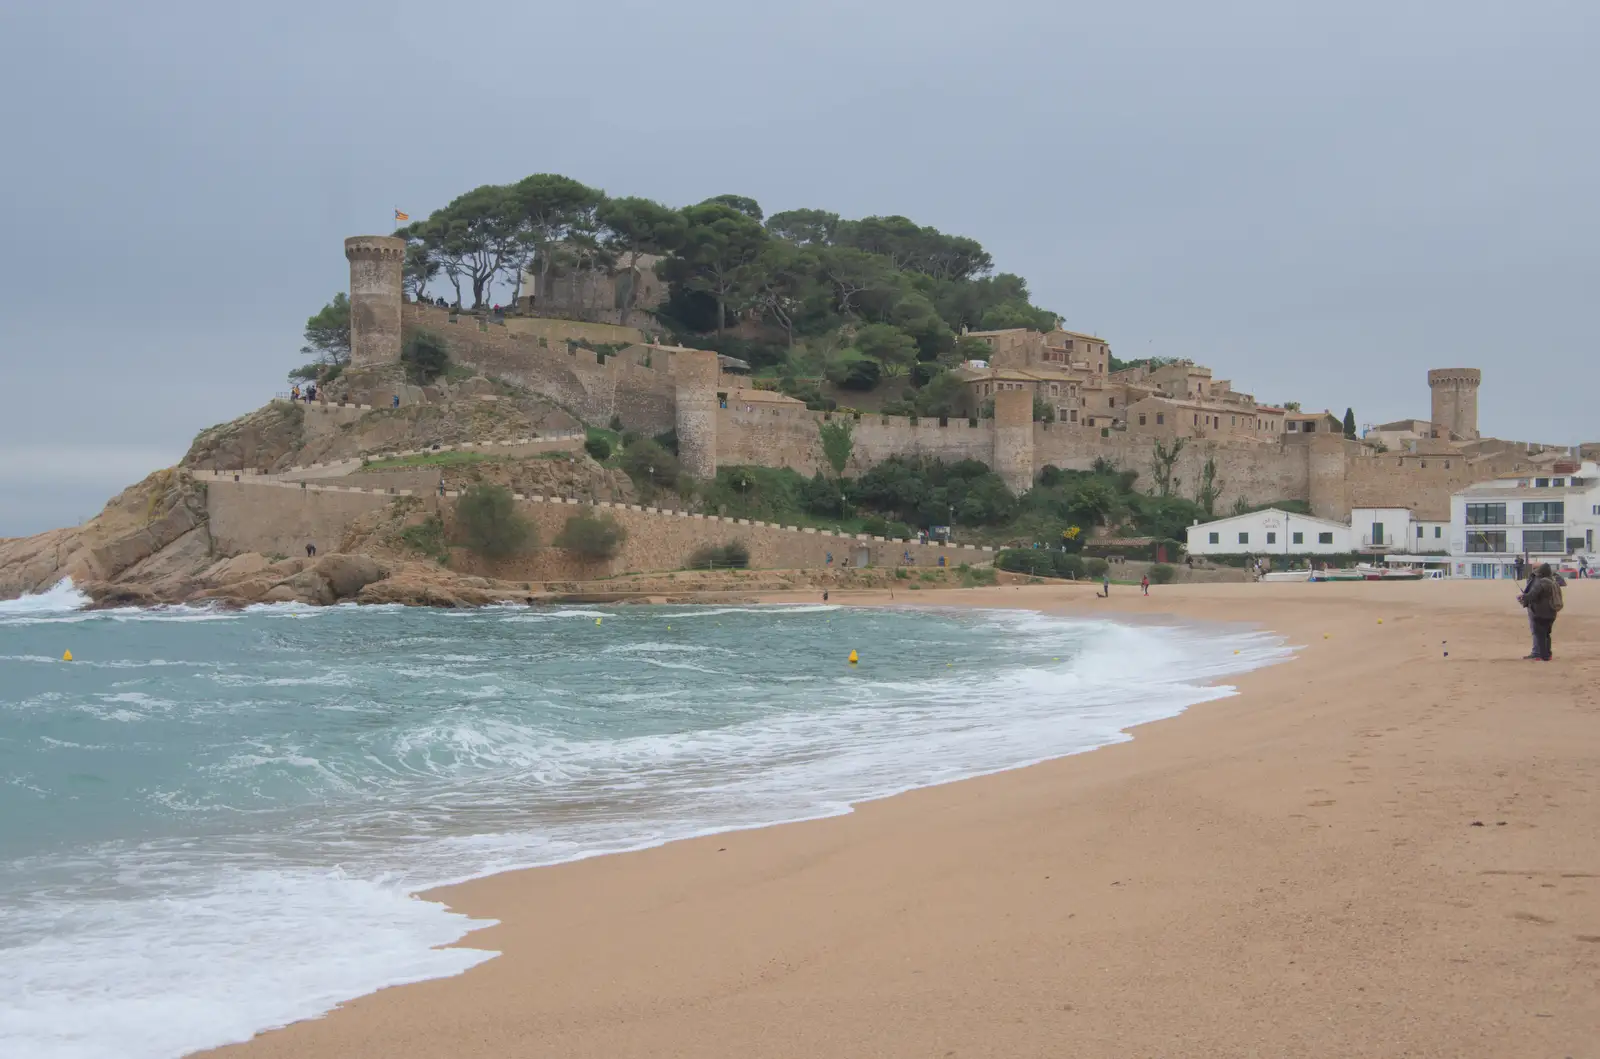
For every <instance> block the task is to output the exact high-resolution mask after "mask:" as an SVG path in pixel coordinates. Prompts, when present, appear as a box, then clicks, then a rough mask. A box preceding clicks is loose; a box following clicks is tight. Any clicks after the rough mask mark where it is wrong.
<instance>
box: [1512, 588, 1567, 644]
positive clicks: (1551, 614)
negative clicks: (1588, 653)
mask: <svg viewBox="0 0 1600 1059" xmlns="http://www.w3.org/2000/svg"><path fill="white" fill-rule="evenodd" d="M1517 601H1518V602H1519V603H1521V604H1522V605H1523V606H1524V607H1527V608H1528V620H1529V621H1530V622H1532V623H1533V654H1531V655H1529V656H1528V658H1529V659H1530V660H1537V661H1540V662H1548V661H1550V658H1551V651H1550V634H1551V632H1552V631H1553V629H1554V627H1555V624H1556V615H1557V614H1559V613H1560V612H1561V606H1562V599H1561V586H1560V585H1559V584H1557V583H1556V574H1555V571H1553V570H1551V569H1550V564H1549V563H1541V564H1539V568H1538V569H1537V570H1535V571H1534V572H1533V580H1531V581H1529V582H1528V588H1527V590H1526V591H1524V592H1523V593H1522V595H1520V596H1518V597H1517Z"/></svg>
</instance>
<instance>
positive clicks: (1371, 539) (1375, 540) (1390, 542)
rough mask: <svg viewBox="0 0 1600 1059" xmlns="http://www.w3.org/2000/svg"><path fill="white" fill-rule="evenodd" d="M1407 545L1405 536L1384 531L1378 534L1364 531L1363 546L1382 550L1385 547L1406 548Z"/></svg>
mask: <svg viewBox="0 0 1600 1059" xmlns="http://www.w3.org/2000/svg"><path fill="white" fill-rule="evenodd" d="M1405 546H1406V542H1405V538H1404V537H1399V536H1396V535H1395V534H1393V533H1384V534H1381V535H1378V536H1374V535H1373V534H1371V533H1363V534H1362V535H1361V547H1363V548H1370V549H1372V550H1373V551H1382V550H1383V549H1385V548H1404V547H1405Z"/></svg>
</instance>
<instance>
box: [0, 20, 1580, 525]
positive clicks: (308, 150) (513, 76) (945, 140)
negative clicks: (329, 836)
mask: <svg viewBox="0 0 1600 1059" xmlns="http://www.w3.org/2000/svg"><path fill="white" fill-rule="evenodd" d="M1597 31H1600V4H1597V3H1595V2H1594V0H1571V2H1555V0H1523V2H1521V3H1517V4H1508V3H1504V2H1503V0H1495V2H1488V0H1452V2H1448V3H1447V2H1445V0H1431V2H1427V3H1419V2H1407V0H1346V2H1344V3H1340V4H1327V3H1320V4H1311V3H1297V2H1294V0H1211V2H1209V3H1204V4H1197V3H1193V2H1191V0H1145V2H1140V0H1122V2H1119V3H1104V2H1103V0H1096V2H1094V3H1081V2H1078V0H988V2H985V3H971V2H969V0H963V2H954V0H915V2H912V0H851V2H849V3H845V2H841V0H807V2H804V3H789V4H774V3H771V2H765V3H763V2H761V0H678V2H676V3H670V4H666V3H660V2H658V0H650V2H646V0H610V2H609V3H604V4H571V5H554V4H522V5H519V4H505V3H500V4H484V3H478V2H475V0H457V2H455V3H451V4H437V3H433V4H420V3H412V2H408V0H398V2H397V0H386V2H384V3H381V4H380V3H368V2H364V0H362V2H347V0H331V2H329V0H322V2H319V3H314V4H313V3H306V2H302V0H279V2H277V3H274V4H248V5H245V4H239V5H232V4H217V3H215V2H214V0H213V2H209V3H198V2H189V0H183V2H175V0H152V2H151V3H146V4H138V5H130V4H120V3H110V2H100V3H88V2H81V0H51V2H50V3H48V4H34V5H24V4H20V3H18V4H7V5H4V9H3V10H0V145H3V149H4V154H5V162H4V165H3V166H0V222H3V223H0V232H3V233H4V237H5V239H6V241H7V245H6V251H5V253H3V254H0V290H4V291H5V295H6V296H5V298H4V300H3V303H0V367H3V369H4V371H3V378H4V382H5V392H4V394H3V399H4V405H3V407H4V413H3V415H0V535H5V534H22V533H31V532H35V531H37V530H41V529H45V528H48V527H50V526H55V525H61V524H65V523H71V522H74V521H77V520H78V519H80V518H83V517H86V516H88V515H91V514H93V513H94V512H95V511H97V510H99V508H100V506H101V504H102V503H103V502H104V500H105V499H106V498H107V497H108V496H109V495H111V494H112V493H114V492H115V491H117V490H118V489H120V488H121V487H122V486H124V485H127V484H129V483H131V482H133V481H135V480H137V479H138V478H140V477H142V476H143V474H144V473H146V472H147V471H149V470H151V469H154V468H155V467H158V466H162V465H165V464H169V463H172V462H174V461H175V460H177V459H178V458H179V457H180V456H181V455H182V453H183V452H184V450H185V448H186V446H187V444H188V441H189V439H190V438H191V437H192V436H193V435H194V433H195V432H196V431H197V430H199V429H201V428H203V427H205V426H208V425H210V424H212V423H217V422H221V421H224V420H227V419H230V418H232V417H234V416H237V415H239V414H241V413H243V412H245V411H248V410H249V409H251V408H254V407H256V406H258V405H260V404H261V403H262V402H263V401H264V400H265V399H266V398H268V397H269V396H270V395H271V393H272V392H273V391H275V390H278V389H280V388H283V387H284V385H285V383H284V381H283V377H284V372H285V371H286V370H287V369H288V368H290V367H291V366H293V365H294V364H295V363H296V362H297V358H296V355H295V353H296V350H297V348H298V346H299V344H300V343H299V332H300V329H301V328H302V327H303V325H304V322H305V318H306V316H307V315H308V314H309V313H311V312H312V311H314V310H315V309H316V308H318V307H319V306H321V305H322V304H323V303H324V302H325V301H326V300H327V299H328V297H329V296H330V295H332V294H333V293H334V292H335V291H337V290H341V289H343V288H344V286H345V284H346V280H347V271H346V263H345V260H344V257H343V252H342V248H341V240H342V239H343V238H344V237H345V236H347V235H353V234H362V233H387V232H388V231H389V230H390V229H391V228H392V223H391V217H392V215H391V211H392V210H393V209H394V208H395V207H397V206H398V207H400V208H402V209H405V210H407V211H409V212H410V213H411V214H412V215H413V216H419V217H420V216H423V215H425V214H426V213H428V212H429V211H430V210H431V209H433V208H436V207H438V206H440V205H442V204H443V203H445V202H447V201H448V200H449V199H450V198H452V197H453V196H454V195H456V194H458V193H460V192H461V191H464V190H466V189H468V188H471V187H474V186H476V185H478V184H484V183H491V182H494V183H498V182H505V181H511V180H515V179H518V178H520V177H522V176H525V175H527V174H529V173H535V172H557V173H564V174H567V175H569V176H572V177H575V178H577V179H579V180H583V181H585V182H587V183H589V184H592V185H595V186H598V187H602V188H604V189H605V190H606V191H608V192H610V193H612V194H617V195H624V194H626V195H645V196H650V197H652V198H656V199H659V200H661V201H664V202H667V203H671V204H674V205H681V204H685V203H689V202H696V201H699V200H701V199H704V198H707V197H709V196H711V195H714V194H719V193H723V192H737V193H741V194H746V195H751V196H753V197H755V198H756V199H758V200H759V201H760V202H761V204H762V206H763V207H765V208H766V210H767V211H768V212H769V213H770V212H775V211H777V210H781V209H789V208H795V207H819V208H825V209H829V210H833V211H835V212H838V213H841V214H843V215H846V216H851V217H856V216H863V215H867V214H874V213H878V214H889V213H901V214H905V215H907V216H909V217H912V218H914V219H915V220H917V221H918V222H919V223H922V224H932V225H935V226H937V227H938V228H940V229H943V230H945V231H949V232H955V233H959V234H962V235H968V236H972V237H973V238H976V239H978V240H979V241H980V242H982V243H983V245H984V246H985V247H986V248H987V249H988V250H989V251H990V252H991V253H992V254H993V255H994V258H995V261H996V262H997V264H998V266H999V267H1000V268H1001V269H1003V270H1005V271H1010V272H1017V273H1020V274H1022V275H1023V276H1025V277H1027V279H1028V281H1029V283H1030V284H1031V285H1032V288H1033V291H1034V293H1035V300H1036V301H1037V302H1038V303H1039V304H1041V305H1043V306H1045V307H1048V308H1050V309H1053V310H1056V311H1057V312H1060V313H1062V314H1063V315H1064V316H1065V317H1066V322H1067V326H1068V327H1070V328H1073V329H1077V330H1092V331H1095V332H1098V333H1099V334H1102V335H1104V336H1105V337H1106V338H1108V339H1109V340H1110V342H1111V344H1112V348H1113V350H1114V351H1115V352H1117V353H1118V354H1119V355H1121V356H1123V357H1134V356H1143V355H1148V354H1160V355H1166V356H1185V357H1192V358H1194V359H1196V360H1199V361H1201V362H1202V363H1206V364H1209V365H1211V366H1212V367H1213V368H1214V369H1215V371H1216V373H1217V376H1218V377H1221V378H1232V379H1233V380H1234V383H1235V385H1236V386H1237V387H1238V388H1239V389H1242V390H1246V391H1249V392H1253V393H1255V394H1256V395H1257V396H1258V397H1259V398H1261V399H1262V400H1270V401H1283V400H1299V401H1301V402H1302V403H1303V404H1304V405H1305V406H1306V407H1307V408H1322V407H1327V408H1330V409H1333V410H1334V411H1335V412H1336V413H1339V414H1342V413H1343V411H1344V409H1345V407H1346V406H1347V405H1349V406H1353V407H1354V408H1355V410H1356V416H1357V419H1358V421H1359V422H1362V423H1369V422H1372V423H1375V422H1381V421H1384V420H1389V419H1397V418H1401V417H1404V416H1412V415H1415V416H1422V417H1426V416H1427V415H1428V408H1429V405H1428V390H1427V384H1426V379H1425V376H1424V373H1425V371H1426V370H1427V369H1428V368H1429V367H1450V366H1467V367H1481V368H1482V369H1483V373H1484V385H1483V389H1482V391H1481V395H1480V417H1481V418H1480V422H1481V427H1482V429H1483V431H1484V432H1485V433H1490V434H1494V435H1496V436H1500V437H1510V438H1519V439H1523V438H1526V439H1533V440H1544V441H1550V442H1556V443H1573V442H1576V441H1579V440H1587V439H1596V438H1600V417H1597V416H1596V414H1595V400H1596V395H1597V394H1600V367H1597V358H1596V357H1595V351H1594V349H1593V345H1594V334H1595V330H1594V324H1593V317H1594V312H1593V309H1594V304H1595V300H1596V290H1597V286H1600V285H1597V280H1600V265H1597V256H1596V252H1595V248H1596V246H1597V244H1600V239H1597V235H1600V231H1597V228H1600V225H1597V219H1600V206H1597V205H1596V189H1597V188H1600V162H1597V153H1600V138H1597V136H1596V126H1595V120H1596V119H1595V110H1594V108H1595V101H1596V100H1597V99H1600V63H1596V61H1595V56H1596V54H1600V32H1597Z"/></svg>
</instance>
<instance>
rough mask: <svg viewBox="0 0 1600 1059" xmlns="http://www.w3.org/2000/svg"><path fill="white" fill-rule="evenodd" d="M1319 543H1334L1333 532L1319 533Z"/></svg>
mask: <svg viewBox="0 0 1600 1059" xmlns="http://www.w3.org/2000/svg"><path fill="white" fill-rule="evenodd" d="M1317 543H1318V544H1332V543H1333V534H1332V533H1319V534H1317Z"/></svg>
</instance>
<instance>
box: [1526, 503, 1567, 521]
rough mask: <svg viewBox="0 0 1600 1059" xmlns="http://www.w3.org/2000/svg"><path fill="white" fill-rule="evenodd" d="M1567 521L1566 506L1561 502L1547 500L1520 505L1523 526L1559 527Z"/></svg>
mask: <svg viewBox="0 0 1600 1059" xmlns="http://www.w3.org/2000/svg"><path fill="white" fill-rule="evenodd" d="M1566 520H1567V505H1566V502H1565V501H1562V500H1547V501H1539V502H1534V503H1527V504H1523V505H1522V523H1523V525H1525V526H1559V525H1561V523H1563V522H1565V521H1566Z"/></svg>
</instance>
